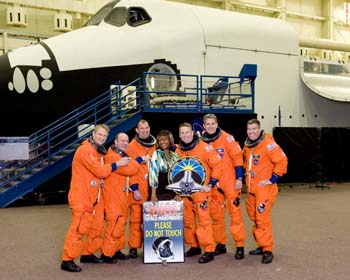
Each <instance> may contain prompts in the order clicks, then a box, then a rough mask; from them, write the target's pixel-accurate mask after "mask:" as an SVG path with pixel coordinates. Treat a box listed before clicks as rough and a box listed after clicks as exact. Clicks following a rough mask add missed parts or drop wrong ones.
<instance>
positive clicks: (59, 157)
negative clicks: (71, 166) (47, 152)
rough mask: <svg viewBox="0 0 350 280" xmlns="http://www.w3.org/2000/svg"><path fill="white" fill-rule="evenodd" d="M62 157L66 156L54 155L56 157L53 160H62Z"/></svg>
mask: <svg viewBox="0 0 350 280" xmlns="http://www.w3.org/2000/svg"><path fill="white" fill-rule="evenodd" d="M62 158H64V156H54V157H52V160H53V161H58V160H60V159H62Z"/></svg>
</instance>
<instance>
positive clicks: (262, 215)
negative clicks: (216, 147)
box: [243, 119, 288, 264]
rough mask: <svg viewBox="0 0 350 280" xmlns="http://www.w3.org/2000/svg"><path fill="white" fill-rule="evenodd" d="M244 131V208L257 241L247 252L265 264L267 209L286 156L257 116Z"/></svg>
mask: <svg viewBox="0 0 350 280" xmlns="http://www.w3.org/2000/svg"><path fill="white" fill-rule="evenodd" d="M247 135H248V137H247V139H246V141H245V143H244V149H243V154H244V168H245V172H246V177H245V182H246V188H247V200H246V209H247V213H248V216H249V218H250V219H251V220H252V221H253V222H254V225H253V227H252V233H253V236H254V238H255V240H256V242H257V244H258V248H257V249H255V250H252V251H250V252H249V254H250V255H262V259H261V262H262V263H264V264H267V263H271V262H272V260H273V253H272V252H273V246H274V240H273V234H272V222H271V210H272V206H273V204H274V202H275V200H276V197H277V194H278V187H277V181H278V179H279V178H280V177H281V176H282V175H283V174H285V173H286V172H287V165H288V159H287V156H286V155H285V153H284V152H283V150H282V149H281V147H280V146H279V145H278V144H277V143H276V142H275V140H274V138H273V136H272V135H270V134H268V133H265V132H264V131H263V130H261V128H260V122H259V120H257V119H251V120H249V121H248V123H247Z"/></svg>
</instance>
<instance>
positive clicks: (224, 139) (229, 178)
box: [202, 128, 246, 247]
mask: <svg viewBox="0 0 350 280" xmlns="http://www.w3.org/2000/svg"><path fill="white" fill-rule="evenodd" d="M202 139H203V140H204V141H205V142H206V143H208V144H210V145H211V146H213V148H214V150H216V152H217V154H218V155H219V157H220V158H221V159H222V164H223V170H224V174H225V175H224V176H221V177H220V180H219V183H218V184H217V186H216V187H215V188H213V189H212V190H211V203H210V213H211V217H212V219H213V232H214V239H215V241H216V243H218V244H219V243H220V244H226V241H227V237H226V227H225V206H226V207H227V210H228V213H229V216H230V233H231V236H232V238H233V240H234V241H235V243H236V247H244V241H245V239H246V232H245V229H244V223H243V213H242V207H241V191H242V190H241V189H239V190H236V189H235V182H236V170H235V168H236V167H237V168H240V169H241V173H242V174H239V176H241V178H242V177H243V156H242V149H241V147H240V146H239V143H238V142H237V141H235V138H234V137H233V136H232V135H231V134H229V133H227V132H225V131H224V130H222V129H220V128H218V131H217V133H216V134H215V137H210V135H208V134H206V133H204V135H203V138H202ZM218 187H219V188H218ZM220 189H221V190H220Z"/></svg>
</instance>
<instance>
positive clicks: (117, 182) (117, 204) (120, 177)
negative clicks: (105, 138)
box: [101, 133, 144, 264]
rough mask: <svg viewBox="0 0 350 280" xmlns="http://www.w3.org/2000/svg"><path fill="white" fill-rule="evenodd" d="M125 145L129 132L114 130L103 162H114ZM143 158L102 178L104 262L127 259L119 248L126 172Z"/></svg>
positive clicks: (123, 224)
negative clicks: (104, 216)
mask: <svg viewBox="0 0 350 280" xmlns="http://www.w3.org/2000/svg"><path fill="white" fill-rule="evenodd" d="M128 145H129V136H128V135H127V134H125V133H118V134H117V135H116V136H115V139H114V144H113V145H112V146H111V147H110V148H109V149H108V151H107V154H106V156H105V161H106V164H108V163H111V162H116V161H118V160H120V159H121V158H123V157H128V158H129V155H128V154H127V153H125V150H126V148H127V147H128ZM143 161H144V159H143V158H142V157H137V158H136V159H135V160H131V161H130V163H129V164H128V165H127V166H123V167H121V168H118V169H117V171H116V172H113V173H112V175H111V176H109V177H108V178H107V179H106V180H105V184H104V190H103V197H104V202H105V213H106V223H107V226H106V230H105V233H104V238H103V244H102V250H101V251H102V255H101V258H102V259H103V261H104V262H106V263H110V264H113V263H117V259H120V260H127V259H129V257H128V256H127V255H125V254H124V253H123V252H122V251H121V250H122V249H123V248H124V246H125V243H126V223H127V219H128V192H129V190H128V188H129V185H128V180H129V177H128V176H132V175H134V174H136V172H137V171H138V169H139V167H140V164H141V163H142V162H143Z"/></svg>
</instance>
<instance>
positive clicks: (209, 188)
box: [201, 185, 211, 192]
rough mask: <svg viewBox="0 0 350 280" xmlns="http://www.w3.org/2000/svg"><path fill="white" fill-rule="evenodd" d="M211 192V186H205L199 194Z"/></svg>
mask: <svg viewBox="0 0 350 280" xmlns="http://www.w3.org/2000/svg"><path fill="white" fill-rule="evenodd" d="M210 190H211V186H210V185H209V186H207V185H204V186H203V187H202V189H201V192H210Z"/></svg>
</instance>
